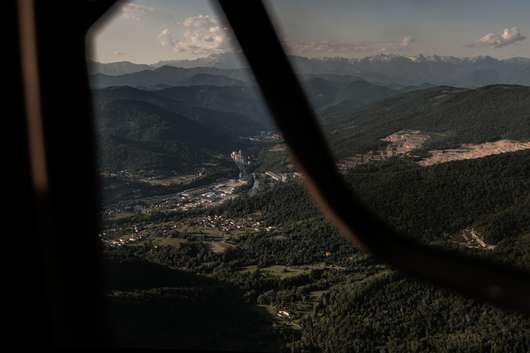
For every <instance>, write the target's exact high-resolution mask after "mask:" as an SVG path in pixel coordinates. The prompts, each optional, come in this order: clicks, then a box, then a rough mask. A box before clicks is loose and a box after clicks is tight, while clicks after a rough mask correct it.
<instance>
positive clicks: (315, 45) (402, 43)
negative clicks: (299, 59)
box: [286, 36, 415, 56]
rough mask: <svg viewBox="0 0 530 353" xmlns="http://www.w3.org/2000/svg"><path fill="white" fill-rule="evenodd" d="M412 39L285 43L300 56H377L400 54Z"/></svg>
mask: <svg viewBox="0 0 530 353" xmlns="http://www.w3.org/2000/svg"><path fill="white" fill-rule="evenodd" d="M414 41H415V40H414V38H413V37H411V36H405V37H403V38H402V39H401V40H399V41H358V42H337V41H318V42H315V41H309V42H304V41H287V42H286V45H287V47H288V48H289V49H290V51H292V52H293V53H295V54H301V55H324V56H336V55H348V54H364V55H371V54H378V53H384V52H401V51H406V50H408V49H410V47H411V46H412V45H413V43H414Z"/></svg>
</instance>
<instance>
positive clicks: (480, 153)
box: [418, 140, 530, 167]
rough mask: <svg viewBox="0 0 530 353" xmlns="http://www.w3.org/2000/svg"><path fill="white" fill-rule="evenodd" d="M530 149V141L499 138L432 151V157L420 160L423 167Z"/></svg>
mask: <svg viewBox="0 0 530 353" xmlns="http://www.w3.org/2000/svg"><path fill="white" fill-rule="evenodd" d="M527 149H530V141H528V142H519V141H511V140H499V141H495V142H485V143H481V144H477V145H471V144H465V145H462V147H460V148H453V149H448V150H434V151H430V153H431V157H429V158H426V159H423V160H421V161H419V162H418V164H419V165H421V166H422V167H428V166H431V165H435V164H440V163H446V162H451V161H458V160H464V159H475V158H483V157H487V156H492V155H495V154H501V153H508V152H515V151H521V150H527Z"/></svg>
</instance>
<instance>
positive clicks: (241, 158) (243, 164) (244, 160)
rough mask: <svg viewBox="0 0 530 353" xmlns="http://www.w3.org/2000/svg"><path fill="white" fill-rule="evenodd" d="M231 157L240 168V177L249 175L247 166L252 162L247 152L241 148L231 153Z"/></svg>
mask: <svg viewBox="0 0 530 353" xmlns="http://www.w3.org/2000/svg"><path fill="white" fill-rule="evenodd" d="M230 158H232V160H233V161H234V163H235V164H236V165H237V167H238V168H239V178H240V179H243V178H246V177H247V176H248V173H247V166H248V165H249V164H250V160H249V158H248V157H247V156H245V154H244V153H243V151H241V150H239V151H234V152H232V153H231V154H230Z"/></svg>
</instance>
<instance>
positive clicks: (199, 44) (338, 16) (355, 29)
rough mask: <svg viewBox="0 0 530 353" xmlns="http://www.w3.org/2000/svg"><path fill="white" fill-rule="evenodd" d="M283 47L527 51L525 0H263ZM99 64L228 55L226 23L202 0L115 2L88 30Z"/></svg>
mask: <svg viewBox="0 0 530 353" xmlns="http://www.w3.org/2000/svg"><path fill="white" fill-rule="evenodd" d="M265 3H266V5H267V7H268V8H269V11H270V13H271V14H272V15H273V17H274V21H275V23H276V25H277V29H278V31H279V33H280V36H281V38H282V40H283V41H284V44H285V46H286V49H287V50H288V51H289V53H291V54H293V55H301V56H307V57H337V56H339V57H348V58H353V57H365V56H371V55H377V54H397V55H404V56H416V55H419V54H423V55H426V56H427V55H443V56H457V57H473V56H481V55H489V56H493V57H496V58H501V59H503V58H510V57H530V38H529V37H530V1H529V0H495V1H494V0H443V1H441V0H265ZM88 43H89V48H92V50H91V54H90V55H91V56H92V58H93V59H94V60H97V61H99V62H115V61H131V62H135V63H145V64H152V63H155V62H158V61H161V60H182V59H195V58H199V57H204V56H208V55H212V54H220V53H227V52H228V53H229V52H232V51H233V50H234V48H235V47H236V45H235V44H234V41H233V40H232V39H231V35H230V29H229V28H228V27H227V26H226V24H225V23H224V21H223V20H222V17H220V16H218V14H217V13H216V11H215V9H214V7H213V6H212V5H211V3H210V2H209V1H205V0H187V1H183V0H137V1H122V2H121V3H118V4H117V5H116V6H115V7H114V8H113V9H112V12H111V13H110V14H109V15H108V16H106V17H104V18H103V19H102V20H100V21H99V22H98V23H97V24H96V25H95V26H94V27H93V29H92V33H91V35H90V36H89V39H88Z"/></svg>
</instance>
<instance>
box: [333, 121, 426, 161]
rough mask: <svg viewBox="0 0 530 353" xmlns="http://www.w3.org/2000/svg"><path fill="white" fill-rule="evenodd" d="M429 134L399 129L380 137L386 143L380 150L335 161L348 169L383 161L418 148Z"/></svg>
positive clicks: (407, 153)
mask: <svg viewBox="0 0 530 353" xmlns="http://www.w3.org/2000/svg"><path fill="white" fill-rule="evenodd" d="M429 138H430V137H429V135H427V134H425V133H422V132H421V131H417V130H401V131H398V132H395V133H393V134H391V135H388V136H387V137H385V138H383V139H381V140H382V141H386V142H388V145H387V146H386V147H385V148H384V149H381V150H377V151H370V152H368V153H364V154H358V155H355V156H353V157H350V158H347V159H344V160H342V161H340V162H338V163H337V165H338V167H339V169H341V170H348V169H351V168H355V167H356V166H358V165H361V164H367V163H370V162H374V161H384V160H387V159H389V158H392V157H400V156H406V155H409V154H410V153H411V152H412V151H414V150H416V149H418V148H420V147H421V146H423V144H424V143H425V142H426V141H427V140H428V139H429Z"/></svg>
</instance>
